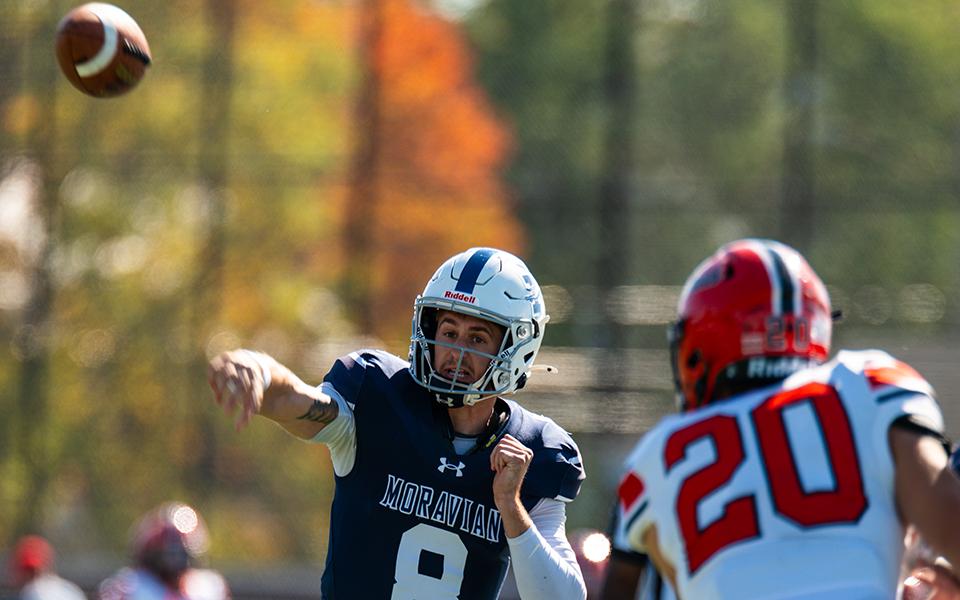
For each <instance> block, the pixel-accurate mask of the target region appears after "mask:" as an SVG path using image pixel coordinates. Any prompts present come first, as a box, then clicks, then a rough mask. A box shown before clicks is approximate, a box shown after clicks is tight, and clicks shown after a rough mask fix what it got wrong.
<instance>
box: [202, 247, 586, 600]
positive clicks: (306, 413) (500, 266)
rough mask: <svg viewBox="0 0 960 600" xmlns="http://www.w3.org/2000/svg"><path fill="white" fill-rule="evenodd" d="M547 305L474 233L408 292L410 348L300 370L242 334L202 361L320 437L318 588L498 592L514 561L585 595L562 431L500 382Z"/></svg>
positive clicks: (528, 580)
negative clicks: (234, 347)
mask: <svg viewBox="0 0 960 600" xmlns="http://www.w3.org/2000/svg"><path fill="white" fill-rule="evenodd" d="M547 319H548V317H547V314H546V312H545V307H544V303H543V296H542V295H541V293H540V287H539V286H538V284H537V282H536V280H535V279H534V277H533V275H532V274H531V273H530V271H529V270H528V269H527V267H526V265H524V263H523V262H522V261H521V260H520V259H518V258H517V257H515V256H513V255H512V254H509V253H507V252H503V251H500V250H495V249H492V248H473V249H471V250H468V251H466V252H464V253H462V254H458V255H456V256H454V257H452V258H450V259H449V260H447V261H446V262H444V263H443V265H441V267H440V268H439V269H438V270H437V272H436V274H434V276H433V277H432V278H431V279H430V281H429V282H428V283H427V285H426V287H425V288H424V291H423V293H422V294H421V295H420V296H419V297H418V298H417V299H416V301H415V303H414V318H413V332H412V336H411V343H410V351H409V357H408V358H409V361H405V360H401V359H400V358H397V357H395V356H392V355H390V354H388V353H386V352H383V351H379V350H360V351H358V352H354V353H352V354H350V355H348V356H345V357H343V358H341V359H339V360H338V361H336V363H335V364H334V365H333V367H332V369H331V370H330V372H329V373H327V375H326V376H325V377H324V380H323V383H322V385H320V386H319V387H313V386H311V385H307V384H306V383H304V382H303V381H301V380H300V379H299V378H298V377H296V376H295V375H294V374H293V373H291V372H290V371H289V370H288V369H287V368H285V367H283V366H282V365H280V364H279V363H277V362H276V361H275V360H273V359H272V358H270V357H267V356H265V355H263V354H259V353H252V352H248V351H245V350H238V351H231V352H226V353H223V354H221V355H219V356H217V357H216V358H214V359H213V360H212V361H211V363H210V370H209V374H208V377H209V381H210V385H211V387H212V388H213V392H214V399H215V401H216V403H217V404H218V405H219V406H221V407H223V408H224V410H225V411H226V412H227V413H228V414H232V413H234V412H235V411H238V415H237V418H236V426H237V429H238V430H239V429H240V428H242V427H243V426H245V425H246V424H247V423H248V422H249V421H250V419H251V417H252V416H253V415H255V414H259V415H260V416H263V417H266V418H268V419H271V420H273V421H275V422H276V423H278V424H279V425H280V426H281V427H283V428H284V429H286V430H287V431H288V432H290V433H292V434H293V435H295V436H297V437H300V438H302V439H305V440H311V441H314V442H322V443H324V444H327V445H328V446H329V447H330V452H331V458H332V460H333V467H334V472H335V475H336V493H335V496H334V500H333V506H332V509H331V510H332V514H331V519H330V539H329V544H328V551H327V564H326V567H325V569H324V573H323V577H322V580H321V594H322V596H323V598H324V599H326V600H333V599H334V598H336V599H337V600H345V599H352V598H356V599H359V600H367V599H370V598H392V599H393V600H404V599H412V598H431V599H434V600H442V599H444V598H451V599H452V598H460V600H490V599H494V598H496V597H497V596H498V595H499V591H500V587H501V585H502V584H503V581H504V577H505V576H506V573H507V568H508V566H509V565H510V563H511V560H512V564H513V569H514V575H515V579H516V582H517V588H518V591H519V592H520V596H521V598H523V600H537V599H542V600H557V599H559V598H585V596H586V586H585V583H584V579H583V575H582V573H581V571H580V567H579V566H578V564H577V561H576V556H575V554H574V552H573V549H572V548H571V547H570V544H569V542H568V541H567V538H566V532H565V524H564V523H565V503H566V502H569V501H571V500H573V499H574V498H575V497H576V495H577V494H578V492H579V489H580V483H581V481H582V479H583V477H584V474H583V469H582V467H581V463H580V454H579V450H578V449H577V446H576V444H575V443H574V441H573V439H572V438H571V437H570V436H569V434H567V433H566V432H565V431H563V430H562V429H561V428H560V427H558V426H557V425H556V424H555V423H554V422H553V421H551V420H550V419H548V418H545V417H542V416H539V415H535V414H533V413H531V412H529V411H527V410H525V409H523V408H522V407H521V406H520V405H518V404H517V403H515V402H514V401H512V400H508V399H506V398H504V397H503V396H504V395H507V394H511V393H513V392H515V391H516V390H518V389H520V388H522V387H523V385H524V384H525V382H526V380H527V377H528V375H529V372H530V370H531V368H532V367H533V362H534V360H535V358H536V356H537V351H538V350H539V348H540V344H541V342H542V340H543V334H544V327H545V325H546V322H547Z"/></svg>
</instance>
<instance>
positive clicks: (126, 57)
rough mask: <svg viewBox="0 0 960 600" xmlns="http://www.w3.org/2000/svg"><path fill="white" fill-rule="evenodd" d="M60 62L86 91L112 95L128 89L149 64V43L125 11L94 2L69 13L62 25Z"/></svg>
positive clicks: (58, 37)
mask: <svg viewBox="0 0 960 600" xmlns="http://www.w3.org/2000/svg"><path fill="white" fill-rule="evenodd" d="M56 52H57V62H58V63H59V64H60V70H61V71H63V74H64V75H65V76H66V77H67V79H68V80H69V81H70V83H72V84H73V86H74V87H76V88H77V89H78V90H80V91H81V92H83V93H84V94H88V95H90V96H94V97H97V98H112V97H115V96H120V95H122V94H125V93H127V92H129V91H130V90H131V89H133V88H134V86H136V85H137V83H139V82H140V80H141V79H142V78H143V75H144V73H146V70H147V67H148V66H150V60H151V57H150V46H149V45H147V38H146V36H144V35H143V31H141V29H140V26H139V25H137V22H136V21H134V20H133V17H131V16H130V15H129V14H127V13H126V11H124V10H123V9H121V8H119V7H117V6H114V5H112V4H106V3H103V2H90V3H87V4H84V5H82V6H78V7H77V8H74V9H73V10H71V11H70V12H69V13H67V14H66V15H65V16H64V17H63V19H62V20H61V21H60V25H59V26H58V27H57V35H56Z"/></svg>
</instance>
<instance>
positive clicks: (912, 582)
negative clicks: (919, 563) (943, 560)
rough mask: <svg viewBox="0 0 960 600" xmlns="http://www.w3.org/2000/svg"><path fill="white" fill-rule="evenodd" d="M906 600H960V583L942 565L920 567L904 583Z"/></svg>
mask: <svg viewBox="0 0 960 600" xmlns="http://www.w3.org/2000/svg"><path fill="white" fill-rule="evenodd" d="M903 598H904V600H960V581H957V579H956V577H955V576H954V575H953V574H952V573H950V572H949V571H947V570H946V569H945V568H943V567H941V566H940V565H935V566H932V567H926V566H924V567H920V568H917V569H914V570H913V571H912V572H911V573H910V577H908V578H907V580H906V581H904V582H903Z"/></svg>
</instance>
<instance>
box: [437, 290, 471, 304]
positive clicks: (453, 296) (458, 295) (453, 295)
mask: <svg viewBox="0 0 960 600" xmlns="http://www.w3.org/2000/svg"><path fill="white" fill-rule="evenodd" d="M443 297H444V298H449V299H450V300H459V301H461V302H469V303H470V304H476V303H477V297H476V296H471V295H469V294H464V293H462V292H447V293H445V294H444V295H443Z"/></svg>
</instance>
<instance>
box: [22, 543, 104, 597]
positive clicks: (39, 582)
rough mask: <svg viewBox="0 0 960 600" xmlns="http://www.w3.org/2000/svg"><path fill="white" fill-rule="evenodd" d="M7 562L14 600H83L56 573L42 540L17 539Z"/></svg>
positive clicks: (53, 557)
mask: <svg viewBox="0 0 960 600" xmlns="http://www.w3.org/2000/svg"><path fill="white" fill-rule="evenodd" d="M9 560H10V563H9V568H10V577H11V583H12V584H13V587H14V588H15V589H16V590H17V595H16V598H17V600H86V596H85V595H84V593H83V590H81V589H80V586H78V585H77V584H75V583H73V582H72V581H68V580H66V579H64V578H63V577H60V576H59V575H58V574H57V569H56V553H55V552H54V551H53V547H52V546H51V545H50V542H48V541H47V540H46V539H44V538H43V537H41V536H39V535H27V536H24V537H22V538H20V539H19V540H17V543H16V545H15V546H14V547H13V551H12V552H11V553H10V559H9Z"/></svg>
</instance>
